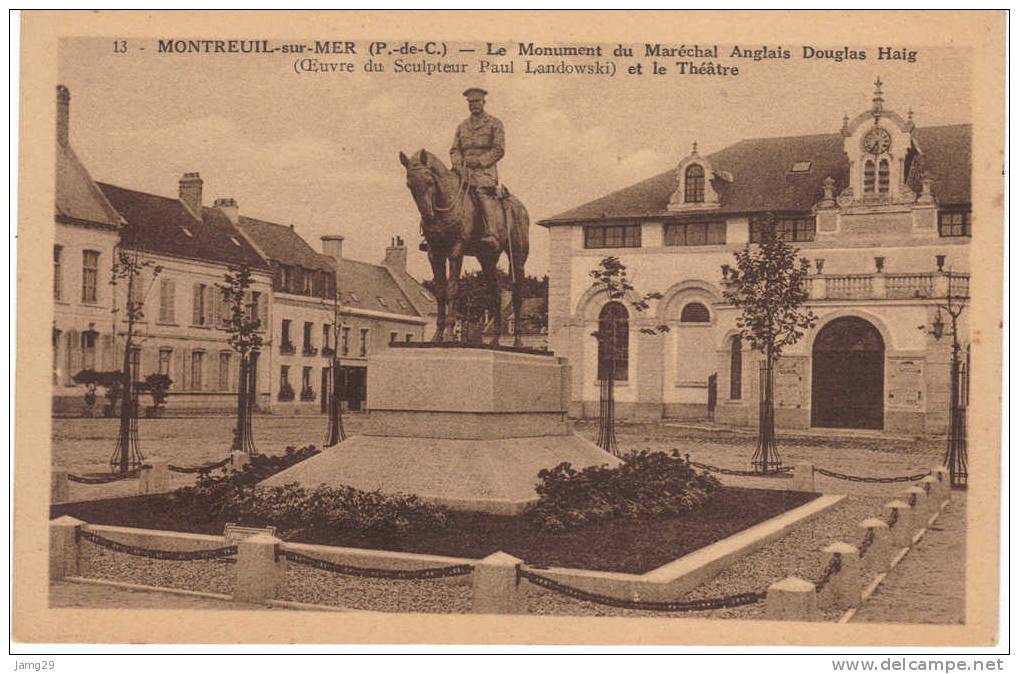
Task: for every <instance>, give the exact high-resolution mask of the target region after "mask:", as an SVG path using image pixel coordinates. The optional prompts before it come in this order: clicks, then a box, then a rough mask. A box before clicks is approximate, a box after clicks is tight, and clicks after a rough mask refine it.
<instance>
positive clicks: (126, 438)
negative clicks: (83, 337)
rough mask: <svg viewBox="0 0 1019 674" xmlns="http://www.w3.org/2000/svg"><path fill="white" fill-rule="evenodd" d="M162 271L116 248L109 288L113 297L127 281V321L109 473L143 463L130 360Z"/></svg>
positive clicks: (137, 253) (136, 399)
mask: <svg viewBox="0 0 1019 674" xmlns="http://www.w3.org/2000/svg"><path fill="white" fill-rule="evenodd" d="M146 269H151V270H152V277H151V279H150V282H149V284H148V287H145V281H144V278H143V274H144V272H145V270H146ZM162 271H163V268H162V267H161V266H159V265H157V264H155V263H154V262H152V261H151V260H142V259H141V257H140V255H139V252H138V251H137V250H125V249H123V248H119V247H118V248H117V251H116V254H115V256H114V261H113V270H112V274H111V278H110V285H111V286H113V288H114V294H116V287H117V285H118V284H119V282H121V281H126V282H127V293H126V294H127V297H126V300H125V305H124V319H123V320H125V321H126V322H127V330H126V332H125V335H124V359H123V363H122V367H121V371H120V375H121V381H122V383H121V386H120V388H121V403H120V431H119V433H118V434H117V446H116V448H115V449H114V450H113V456H111V457H110V468H111V470H112V471H113V472H120V473H126V472H128V471H130V470H133V469H135V468H137V467H138V466H140V465H141V463H142V461H144V456H142V453H141V449H140V447H139V446H138V391H137V387H136V386H135V382H134V376H135V374H137V373H136V371H135V369H136V366H137V365H138V363H133V362H132V359H133V358H135V357H136V356H137V352H136V350H135V338H136V337H137V335H136V334H135V326H136V325H137V324H138V322H139V321H141V320H142V319H144V318H145V300H146V298H147V297H148V293H149V292H150V291H151V290H152V287H153V286H154V285H155V280H156V278H157V277H158V276H159V275H160V274H161V273H162ZM113 311H114V321H113V324H114V334H116V333H117V323H118V322H119V320H118V319H117V317H116V314H118V313H119V312H120V310H119V309H117V308H114V309H113Z"/></svg>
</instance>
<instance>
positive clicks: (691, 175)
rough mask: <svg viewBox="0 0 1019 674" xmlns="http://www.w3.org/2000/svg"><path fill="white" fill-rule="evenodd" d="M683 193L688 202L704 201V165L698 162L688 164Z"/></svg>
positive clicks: (699, 202)
mask: <svg viewBox="0 0 1019 674" xmlns="http://www.w3.org/2000/svg"><path fill="white" fill-rule="evenodd" d="M683 194H684V197H685V198H684V201H685V202H686V203H688V204H702V203H704V167H703V166H701V165H700V164H690V166H688V167H687V169H686V183H685V185H684V187H683Z"/></svg>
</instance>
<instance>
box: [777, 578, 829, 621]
mask: <svg viewBox="0 0 1019 674" xmlns="http://www.w3.org/2000/svg"><path fill="white" fill-rule="evenodd" d="M765 601H766V603H765V607H764V610H765V614H766V615H767V617H768V619H769V620H796V621H800V622H805V621H815V620H819V619H820V614H819V611H818V609H817V588H815V587H814V584H813V583H811V582H809V581H806V580H803V579H802V578H797V577H796V576H789V577H788V578H785V579H783V580H780V581H778V582H777V583H772V584H771V585H770V586H768V598H767V599H766V600H765Z"/></svg>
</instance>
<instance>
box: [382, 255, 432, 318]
mask: <svg viewBox="0 0 1019 674" xmlns="http://www.w3.org/2000/svg"><path fill="white" fill-rule="evenodd" d="M383 266H384V267H385V268H386V270H387V271H389V273H390V275H391V276H392V277H393V280H394V281H395V282H396V284H397V285H398V286H400V290H402V291H403V294H404V295H405V296H406V297H407V299H408V300H409V301H410V304H411V306H412V307H414V310H415V311H417V313H418V314H420V315H421V316H434V315H436V314H438V313H439V303H438V302H436V300H435V295H433V294H432V293H430V292H429V291H428V290H427V289H426V288H425V287H424V286H423V285H421V282H420V281H418V280H417V279H416V278H414V277H413V276H411V275H410V274H408V273H407V270H405V269H400V268H399V267H391V266H389V265H386V264H383Z"/></svg>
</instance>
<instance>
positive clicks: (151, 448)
mask: <svg viewBox="0 0 1019 674" xmlns="http://www.w3.org/2000/svg"><path fill="white" fill-rule="evenodd" d="M362 424H363V417H362V416H360V415H356V414H355V415H348V416H347V417H346V418H345V425H346V427H347V430H348V434H351V435H353V434H357V432H358V431H359V429H360V428H361V426H362ZM254 426H255V433H256V446H257V447H258V448H259V449H260V450H262V451H264V452H266V453H279V452H282V451H283V449H284V448H285V447H286V446H287V445H294V446H301V445H305V444H316V445H320V444H321V439H322V437H323V436H324V434H325V428H326V421H325V419H324V418H323V417H320V416H306V417H274V416H265V417H257V418H256V419H255V422H254ZM231 428H232V419H229V418H201V419H160V420H142V421H141V423H140V424H139V435H140V437H141V439H142V451H143V452H145V454H146V455H147V456H154V455H158V456H164V457H166V458H168V459H170V460H171V462H173V463H178V464H183V465H193V464H199V463H205V462H209V461H213V460H216V459H219V458H221V457H222V456H224V454H225V451H226V447H227V445H228V442H229V438H230V432H231ZM576 430H577V432H578V433H580V434H581V435H584V436H586V437H589V438H591V439H594V437H595V436H596V435H597V425H596V424H594V423H591V422H582V423H578V424H577V428H576ZM116 431H117V426H116V422H115V421H113V420H86V419H81V420H68V419H58V420H54V462H55V463H57V464H58V465H64V466H67V467H71V468H73V469H74V470H76V471H79V470H80V471H82V472H84V471H86V470H90V469H91V470H102V469H103V468H104V467H105V465H106V461H107V460H108V455H109V452H110V451H112V447H113V444H114V440H115V437H116ZM617 435H618V439H619V446H620V447H621V448H622V449H624V450H643V449H648V450H671V449H673V448H675V449H678V450H679V451H680V452H681V453H684V454H685V453H688V454H690V457H691V458H692V459H693V460H695V461H700V462H703V463H708V464H713V465H717V466H722V467H726V468H734V469H742V470H745V469H748V468H750V457H751V455H752V454H753V451H754V437H753V435H752V434H750V433H747V432H745V431H738V430H733V429H719V428H712V427H710V426H701V425H690V424H672V423H645V424H631V423H622V424H620V427H619V430H618V434H617ZM210 438H213V439H215V438H222V442H219V443H217V442H216V441H215V440H213V442H209V439H210ZM943 442H944V441H943V440H939V439H927V438H923V439H911V438H887V437H881V436H879V435H876V434H864V433H861V434H851V433H846V434H840V435H831V434H820V433H803V434H798V435H785V436H780V438H779V447H780V451H781V455H782V458H783V460H784V461H785V462H786V464H787V465H795V464H797V463H801V462H810V463H813V464H814V465H815V466H819V467H823V468H828V469H833V470H837V471H839V472H843V473H848V474H852V475H862V476H893V475H906V474H914V473H919V472H926V471H927V470H929V469H930V467H931V466H933V465H935V464H936V463H938V462H939V459H940V458H941V455H942V453H943ZM173 477H174V480H176V482H175V483H174V486H176V485H178V484H187V483H189V482H190V481H191V480H193V479H194V477H193V476H188V475H174V476H173ZM720 479H721V480H722V481H723V482H724V483H726V484H732V485H736V486H744V487H767V488H782V482H783V480H780V479H767V478H745V477H736V476H725V475H723V476H720ZM908 486H909V484H907V483H894V484H870V483H860V482H847V481H840V480H834V479H830V478H826V477H823V476H820V475H817V476H816V489H817V491H819V492H823V493H834V494H845V495H846V496H847V498H845V499H844V500H843V501H842V502H841V503H839V504H838V505H837V506H835V507H833V508H831V509H830V510H828V511H825V512H824V513H822V514H821V515H819V516H817V517H815V518H814V519H812V520H810V521H808V522H807V523H805V524H803V525H801V526H799V527H797V528H796V529H794V530H793V531H792V532H791V533H789V534H788V535H786V536H784V537H783V538H781V539H779V540H777V541H774V542H772V543H770V544H768V545H765V546H763V547H762V548H760V549H758V550H756V551H754V552H753V553H751V554H749V555H747V556H746V557H744V558H743V559H741V560H739V561H738V562H736V563H735V564H733V565H732V566H731V567H729V568H728V569H726V570H724V571H723V572H722V573H720V574H719V575H718V576H716V577H715V578H713V579H711V580H709V581H707V582H706V583H704V584H702V585H701V586H699V587H698V588H696V589H695V590H694V591H693V592H691V593H690V594H689V595H688V596H687V597H685V598H686V599H700V598H708V597H719V596H725V595H730V594H734V593H740V592H749V591H757V590H762V589H765V588H767V586H768V585H769V584H770V583H772V582H775V581H776V580H780V579H782V578H784V577H786V576H789V575H798V576H800V577H802V578H807V579H814V578H816V577H818V576H820V574H821V572H822V569H823V565H824V556H823V555H822V553H821V549H822V548H823V547H825V546H826V545H828V544H830V543H831V542H833V541H836V540H844V541H846V542H849V543H853V544H858V543H859V540H858V539H859V538H861V536H862V531H861V530H860V529H859V528H858V523H859V522H860V521H861V520H862V519H865V518H867V517H873V516H878V515H881V514H882V513H883V505H884V503H886V502H887V501H889V500H890V499H892V498H894V497H897V496H899V495H900V494H901V493H902V491H903V490H904V489H905V488H906V487H908ZM135 488H136V487H135V486H134V484H133V482H130V483H129V482H125V483H115V484H112V485H100V486H82V485H73V486H72V498H104V497H109V496H113V495H127V494H131V493H134V491H135ZM116 490H120V491H119V492H116ZM114 492H116V493H114ZM86 494H87V495H86ZM963 514H964V506H962V505H954V504H953V506H951V507H950V508H949V509H948V510H946V512H945V514H944V515H943V518H942V519H941V520H940V521H939V524H938V528H941V529H945V531H943V532H939V531H933V532H931V536H930V538H929V539H925V541H924V542H923V543H921V546H920V548H918V549H917V550H914V551H913V552H911V553H910V554H909V555H908V556H907V558H906V561H904V562H903V565H904V566H902V567H900V568H901V570H902V574H901V575H902V580H896V578H897V576H896V575H893V576H890V577H889V580H888V581H886V582H887V583H889V584H888V586H887V588H883V589H882V590H881V591H879V592H878V594H877V595H875V596H874V597H872V598H871V602H874V603H873V608H871V606H870V604H869V603H868V605H867V606H865V610H864V611H861V614H860V617H859V618H858V619H859V620H874V621H892V622H913V621H917V622H957V621H958V616H961V615H962V608H961V591H962V589H961V585H958V584H955V585H953V579H961V577H962V574H961V571H960V566H959V565H960V564H961V558H962V557H961V555H962V552H961V548H960V549H959V550H954V549H952V548H951V546H952V545H955V544H959V545H961V541H962V540H963V539H964V534H965V531H964V517H963ZM949 527H951V529H949ZM944 534H948V535H944ZM946 539H950V540H954V541H955V543H951V542H950V541H949V540H946ZM945 545H948V546H949V549H942V548H940V547H938V546H945ZM118 557H119V555H118ZM100 559H102V560H103V561H102V562H101V563H100V562H99V560H100ZM96 562H97V565H98V566H97V570H98V569H99V568H100V567H102V568H103V572H102V573H98V574H97V575H103V576H106V577H109V578H120V577H121V576H120V574H121V573H122V572H123V573H124V574H126V575H125V576H124V577H123V580H131V581H134V582H142V581H139V580H138V578H137V577H135V575H134V574H135V573H136V571H137V570H138V569H137V568H135V567H137V565H136V564H127V563H124V564H120V563H117V562H114V560H113V559H107V557H106V556H105V555H104V556H99V557H96ZM110 562H113V564H110ZM156 564H157V565H162V564H168V565H175V566H176V565H179V563H175V562H156ZM121 566H123V568H120V567H121ZM911 566H916V567H917V568H918V572H916V573H914V572H912V571H910V569H911ZM151 571H152V570H151V569H150V570H148V571H146V572H145V573H143V575H146V574H147V573H151ZM166 571H167V573H171V571H170V570H169V569H167V570H166ZM899 571H900V569H899V568H897V569H896V571H895V572H893V574H894V573H897V572H899ZM181 573H183V574H184V575H183V576H181V578H183V580H181V582H180V583H176V582H175V583H173V584H175V585H177V586H179V587H189V588H190V587H191V581H189V580H187V578H186V577H185V576H187V573H186V570H183V567H181V568H180V569H175V570H174V571H173V572H172V575H174V578H175V580H176V579H177V576H178V575H180V574H181ZM303 575H305V574H302V576H303ZM313 575H314V574H313ZM918 575H919V576H920V578H918V577H917V576H918ZM924 577H926V578H927V579H929V581H924V580H923V578H924ZM304 580H306V581H308V582H311V583H312V584H315V583H317V582H321V581H325V583H326V584H329V583H330V580H329V579H328V578H322V579H320V578H318V577H317V576H315V577H314V578H312V577H308V578H306V579H304ZM333 582H335V581H333ZM925 582H926V583H927V584H926V585H924V586H922V587H919V588H917V586H916V583H925ZM959 582H960V583H961V580H960V581H959ZM199 585H202V586H203V587H202V588H199V587H198V586H195V587H194V588H191V589H205V587H206V586H207V584H206V583H199ZM343 585H344V587H346V588H347V589H346V590H345V593H352V594H351V596H357V597H359V600H358V601H357V602H354V604H356V607H357V608H360V609H368V610H383V611H386V610H389V611H392V610H412V611H440V612H449V611H451V612H459V611H464V610H467V607H468V603H467V601H468V599H467V597H466V595H463V592H462V591H461V590H460V589H454V588H456V586H450V585H449V584H435V583H432V582H429V581H421V582H410V583H407V584H406V587H402V586H401V588H400V589H399V592H398V594H401V595H407V596H406V597H403V598H402V599H400V598H399V597H397V599H399V601H397V600H396V599H393V598H387V595H386V593H385V592H383V591H382V590H384V589H385V587H383V586H384V585H385V584H384V583H381V582H380V581H374V580H370V579H368V580H365V579H353V578H349V579H348V578H344V579H343ZM217 589H218V591H220V592H229V590H227V589H225V587H224V588H219V587H218V585H217ZM464 589H465V590H466V588H464ZM306 590H307V586H306V584H305V582H302V583H299V584H294V583H288V584H287V592H286V594H287V595H288V596H287V598H288V599H292V600H297V601H306V602H308V601H315V600H316V598H315V597H314V596H306V595H307V594H308V593H307V592H306ZM939 593H943V594H944V596H943V597H939V598H938V599H937V600H936V601H932V598H931V595H937V594H939ZM311 594H317V592H313V593H311ZM333 594H334V593H325V594H324V595H323V597H322V599H323V601H324V602H325V603H330V604H337V603H339V604H342V603H344V602H342V601H341V599H342V598H341V597H337V596H333ZM325 595H329V596H328V597H326V596H325ZM112 601H119V599H113V600H112ZM918 604H919V605H920V606H919V609H921V610H918ZM160 605H161V604H160ZM528 605H529V609H530V611H531V612H533V613H546V614H560V615H563V614H565V615H641V613H637V612H630V611H621V610H617V609H611V608H607V607H601V606H595V605H592V604H589V603H586V602H579V601H575V600H572V599H568V598H565V597H562V596H561V595H555V594H552V593H550V592H547V591H545V590H540V589H538V588H534V587H529V588H528ZM645 615H657V616H659V617H661V616H663V615H670V614H650V613H648V614H645ZM682 616H683V617H704V618H742V619H754V618H761V617H763V605H762V604H755V605H750V606H743V607H738V608H733V609H721V610H717V611H709V612H704V613H692V614H682ZM826 617H827V618H828V619H830V620H835V619H837V617H838V616H837V615H836V614H834V613H833V614H832V615H830V616H826Z"/></svg>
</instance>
